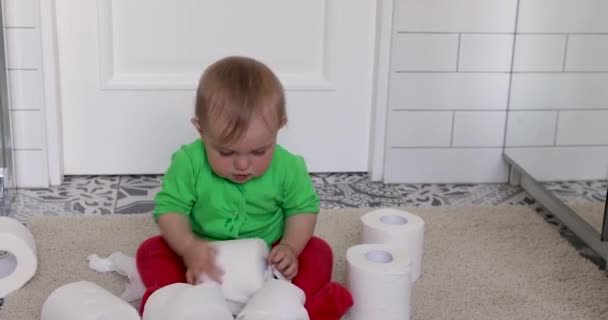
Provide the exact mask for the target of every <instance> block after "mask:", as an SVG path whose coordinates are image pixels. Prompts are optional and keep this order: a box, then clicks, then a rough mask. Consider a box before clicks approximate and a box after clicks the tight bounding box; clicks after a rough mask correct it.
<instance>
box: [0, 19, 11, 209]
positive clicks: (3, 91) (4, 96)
mask: <svg viewBox="0 0 608 320" xmlns="http://www.w3.org/2000/svg"><path fill="white" fill-rule="evenodd" d="M1 10H2V7H0V26H3V25H4V21H3V16H4V13H3V12H2V11H1ZM5 39H6V38H5V34H4V28H2V32H0V216H3V215H8V208H9V206H10V201H9V200H10V194H9V193H8V190H9V189H10V188H13V187H14V182H13V178H12V177H13V175H14V171H13V168H14V166H13V154H12V139H11V126H10V110H9V100H8V80H7V79H8V77H7V67H6V54H5V52H6V50H5V45H6V43H5Z"/></svg>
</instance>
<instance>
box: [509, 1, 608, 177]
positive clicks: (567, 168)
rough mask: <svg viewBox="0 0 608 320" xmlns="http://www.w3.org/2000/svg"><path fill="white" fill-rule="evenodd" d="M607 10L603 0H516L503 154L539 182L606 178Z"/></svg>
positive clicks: (607, 105) (607, 174)
mask: <svg viewBox="0 0 608 320" xmlns="http://www.w3.org/2000/svg"><path fill="white" fill-rule="evenodd" d="M607 12H608V2H606V1H605V0H559V1H556V0H534V1H532V0H521V2H520V13H519V24H518V28H517V29H518V30H517V32H518V35H517V38H516V45H515V59H514V65H513V70H514V74H513V79H512V88H511V110H512V111H511V112H509V119H508V125H507V129H508V130H507V137H506V153H507V155H509V156H510V157H511V158H512V159H513V160H515V161H516V162H518V163H519V164H520V165H521V166H522V167H523V168H524V169H525V170H526V171H528V172H529V173H530V174H531V175H532V176H533V177H535V178H536V179H538V180H570V179H606V178H607V177H608V172H607V170H608V19H606V13H607ZM540 17H542V19H540Z"/></svg>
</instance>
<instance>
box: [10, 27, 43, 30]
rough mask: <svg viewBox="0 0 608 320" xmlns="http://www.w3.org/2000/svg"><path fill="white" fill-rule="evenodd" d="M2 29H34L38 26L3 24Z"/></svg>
mask: <svg viewBox="0 0 608 320" xmlns="http://www.w3.org/2000/svg"><path fill="white" fill-rule="evenodd" d="M3 28H4V29H29V30H34V29H38V27H35V26H3Z"/></svg>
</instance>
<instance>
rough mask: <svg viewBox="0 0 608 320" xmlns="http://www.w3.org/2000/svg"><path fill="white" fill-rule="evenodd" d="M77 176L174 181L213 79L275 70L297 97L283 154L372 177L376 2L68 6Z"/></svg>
mask: <svg viewBox="0 0 608 320" xmlns="http://www.w3.org/2000/svg"><path fill="white" fill-rule="evenodd" d="M56 15H57V16H56V21H57V38H58V39H57V41H58V51H59V52H58V56H59V74H60V87H61V89H60V90H61V91H60V93H61V113H62V128H63V152H64V165H65V168H64V172H65V174H145V173H162V172H164V171H165V169H166V167H167V165H168V164H169V159H170V155H171V153H172V152H173V151H174V150H176V149H177V148H178V147H179V146H180V145H181V144H185V143H189V142H190V141H192V140H193V139H194V138H195V137H196V132H195V131H194V129H193V128H192V127H191V125H190V122H189V119H190V117H191V116H192V114H193V103H194V90H195V88H196V84H197V81H198V78H199V76H200V74H201V72H202V71H203V70H204V69H205V68H206V67H207V66H208V65H209V64H210V63H211V62H213V61H215V60H216V59H219V58H220V57H223V56H226V55H235V54H238V55H248V56H252V57H255V58H258V59H260V60H261V61H263V62H265V63H267V64H268V65H269V66H270V67H271V68H272V69H273V70H275V71H276V72H277V74H278V75H279V78H280V79H281V81H282V82H283V85H284V86H285V88H286V90H287V106H288V116H289V124H288V127H287V129H285V130H283V131H282V132H281V134H280V137H279V142H280V143H281V144H283V145H284V146H285V147H286V148H288V149H290V150H291V151H292V152H296V153H299V154H302V155H303V156H305V158H306V159H307V161H308V165H309V169H310V170H311V171H316V172H323V171H367V163H368V154H369V140H370V115H371V91H372V73H373V72H372V71H373V52H374V37H375V19H376V3H375V1H352V0H331V1H324V0H314V1H313V0H307V1H301V0H289V1H288V0H256V1H245V0H242V1H235V0H233V1H220V0H216V1H211V0H207V1H202V0H174V1H169V0H114V1H112V0H97V1H95V0H56Z"/></svg>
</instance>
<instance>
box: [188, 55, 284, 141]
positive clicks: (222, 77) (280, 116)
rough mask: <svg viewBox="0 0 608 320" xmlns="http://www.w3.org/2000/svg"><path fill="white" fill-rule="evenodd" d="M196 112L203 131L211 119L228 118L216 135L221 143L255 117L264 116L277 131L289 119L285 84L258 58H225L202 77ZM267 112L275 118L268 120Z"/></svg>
mask: <svg viewBox="0 0 608 320" xmlns="http://www.w3.org/2000/svg"><path fill="white" fill-rule="evenodd" d="M269 108H271V109H269ZM268 112H270V113H268ZM273 113H274V114H273ZM195 114H196V116H197V117H198V119H199V125H200V128H201V130H202V131H203V132H205V131H207V130H209V124H210V123H211V122H213V123H214V124H216V122H217V121H218V120H220V119H221V120H223V121H225V124H223V125H222V126H221V127H220V129H219V130H220V132H217V133H215V134H216V135H217V136H215V137H214V138H215V139H217V140H218V141H219V142H220V143H230V142H233V141H235V140H237V139H239V138H240V137H241V136H242V135H243V134H244V133H245V131H246V130H247V128H248V127H249V124H250V122H251V119H252V118H253V117H254V116H261V117H262V118H263V119H264V121H265V122H266V124H267V125H269V126H270V127H271V128H272V129H273V130H274V129H276V130H278V129H280V126H281V125H282V124H284V123H285V122H286V121H287V116H286V111H285V95H284V93H283V86H282V85H281V82H280V81H279V79H278V78H277V77H276V75H275V74H274V73H273V72H272V71H271V70H270V68H268V67H267V66H266V65H265V64H263V63H261V62H259V61H257V60H254V59H251V58H246V57H236V56H234V57H227V58H223V59H221V60H218V61H217V62H215V63H213V64H212V65H211V66H209V67H208V68H207V69H206V70H205V72H204V73H203V75H202V76H201V79H200V81H199V85H198V89H197V92H196V107H195ZM267 114H270V115H272V117H273V118H274V117H276V118H274V119H266V118H265V117H264V115H267ZM272 122H274V123H272Z"/></svg>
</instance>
